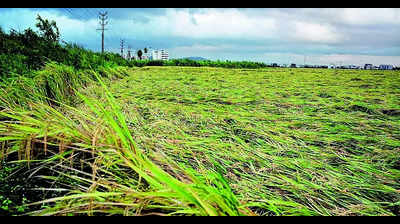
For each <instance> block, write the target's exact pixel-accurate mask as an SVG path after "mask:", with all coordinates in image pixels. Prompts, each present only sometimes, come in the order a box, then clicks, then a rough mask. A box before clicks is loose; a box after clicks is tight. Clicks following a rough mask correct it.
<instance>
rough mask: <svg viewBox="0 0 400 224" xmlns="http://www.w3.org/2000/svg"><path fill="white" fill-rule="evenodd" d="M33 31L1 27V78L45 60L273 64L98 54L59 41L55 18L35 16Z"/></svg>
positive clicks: (89, 64) (79, 65) (81, 65)
mask: <svg viewBox="0 0 400 224" xmlns="http://www.w3.org/2000/svg"><path fill="white" fill-rule="evenodd" d="M36 20H37V23H36V27H37V28H38V31H37V32H35V31H34V30H32V29H31V28H28V29H26V30H24V31H16V30H14V29H11V30H10V32H9V33H6V32H5V31H4V30H3V29H1V27H0V79H2V78H7V77H12V76H15V75H25V76H29V75H30V74H31V73H32V72H31V71H35V70H40V69H41V68H43V67H44V66H45V64H46V63H48V62H56V63H59V64H64V65H68V66H72V67H74V68H75V69H97V68H98V67H99V66H102V67H109V66H132V67H133V66H137V67H143V66H193V67H201V66H208V67H223V68H265V67H272V66H270V65H267V64H265V63H262V62H249V61H229V60H226V61H220V60H217V61H211V60H201V61H199V60H191V59H171V60H165V61H163V60H126V59H124V58H123V57H121V55H119V54H117V53H103V54H102V53H100V52H93V51H91V50H87V49H85V48H83V47H82V46H79V45H78V44H74V43H66V42H64V41H61V40H60V31H59V29H58V27H57V24H56V22H55V21H49V20H47V19H43V18H42V17H40V15H38V16H37V18H36ZM143 52H144V53H147V52H148V49H147V48H145V49H144V50H143V51H142V50H139V51H138V52H137V56H138V59H141V58H142V55H143Z"/></svg>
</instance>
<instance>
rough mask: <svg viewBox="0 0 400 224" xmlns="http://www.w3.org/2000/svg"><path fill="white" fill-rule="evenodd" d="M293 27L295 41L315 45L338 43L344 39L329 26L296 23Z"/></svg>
mask: <svg viewBox="0 0 400 224" xmlns="http://www.w3.org/2000/svg"><path fill="white" fill-rule="evenodd" d="M294 26H295V31H294V38H295V39H299V40H304V41H310V42H315V43H338V42H340V41H342V40H343V39H344V37H343V35H342V34H340V33H339V32H337V31H336V30H335V29H334V28H333V27H331V26H330V25H322V24H318V23H307V22H300V21H299V22H297V21H296V22H294Z"/></svg>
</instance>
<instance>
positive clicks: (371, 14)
mask: <svg viewBox="0 0 400 224" xmlns="http://www.w3.org/2000/svg"><path fill="white" fill-rule="evenodd" d="M338 16H339V17H340V18H341V19H342V21H343V22H345V23H348V24H351V25H377V24H400V9H398V8H397V9H396V8H346V9H342V10H338Z"/></svg>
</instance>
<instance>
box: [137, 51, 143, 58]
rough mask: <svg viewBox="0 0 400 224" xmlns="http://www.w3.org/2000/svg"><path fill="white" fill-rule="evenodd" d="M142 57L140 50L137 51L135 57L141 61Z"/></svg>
mask: <svg viewBox="0 0 400 224" xmlns="http://www.w3.org/2000/svg"><path fill="white" fill-rule="evenodd" d="M142 55H143V52H142V50H138V52H137V56H138V57H139V59H140V60H142Z"/></svg>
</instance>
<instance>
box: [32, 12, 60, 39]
mask: <svg viewBox="0 0 400 224" xmlns="http://www.w3.org/2000/svg"><path fill="white" fill-rule="evenodd" d="M36 19H37V20H38V22H37V23H36V27H37V28H39V32H40V34H41V37H43V38H44V39H46V40H47V41H52V42H58V41H59V40H60V31H59V30H58V27H57V24H56V22H55V21H54V20H52V21H49V20H47V19H43V18H42V17H40V15H39V14H38V15H37V18H36Z"/></svg>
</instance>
